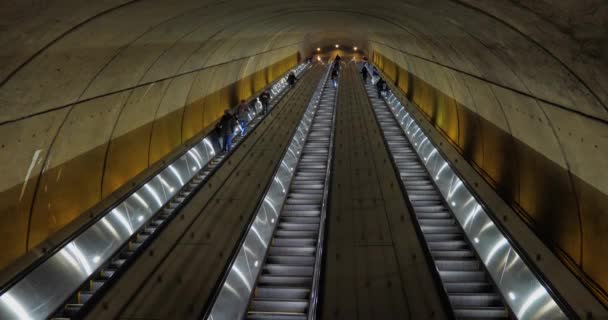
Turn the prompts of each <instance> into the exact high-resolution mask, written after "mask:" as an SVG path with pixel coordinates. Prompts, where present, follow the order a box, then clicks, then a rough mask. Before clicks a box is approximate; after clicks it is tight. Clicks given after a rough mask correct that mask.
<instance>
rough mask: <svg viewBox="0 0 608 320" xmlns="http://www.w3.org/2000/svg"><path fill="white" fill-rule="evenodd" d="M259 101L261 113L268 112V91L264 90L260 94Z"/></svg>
mask: <svg viewBox="0 0 608 320" xmlns="http://www.w3.org/2000/svg"><path fill="white" fill-rule="evenodd" d="M260 102H261V103H262V114H267V113H268V104H269V103H270V92H268V90H264V92H262V94H261V95H260Z"/></svg>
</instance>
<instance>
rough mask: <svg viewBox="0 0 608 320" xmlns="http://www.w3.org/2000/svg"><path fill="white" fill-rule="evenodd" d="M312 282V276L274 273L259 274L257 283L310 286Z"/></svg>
mask: <svg viewBox="0 0 608 320" xmlns="http://www.w3.org/2000/svg"><path fill="white" fill-rule="evenodd" d="M311 283H312V277H285V276H276V275H264V274H263V275H261V276H260V278H259V279H258V284H259V285H273V286H285V287H287V286H299V287H304V286H310V285H311Z"/></svg>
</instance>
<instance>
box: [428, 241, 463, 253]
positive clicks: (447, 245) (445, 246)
mask: <svg viewBox="0 0 608 320" xmlns="http://www.w3.org/2000/svg"><path fill="white" fill-rule="evenodd" d="M428 246H429V248H430V249H431V251H432V250H440V251H443V250H445V251H448V250H465V249H468V248H469V246H468V244H467V243H466V242H464V241H462V240H456V241H433V242H429V243H428Z"/></svg>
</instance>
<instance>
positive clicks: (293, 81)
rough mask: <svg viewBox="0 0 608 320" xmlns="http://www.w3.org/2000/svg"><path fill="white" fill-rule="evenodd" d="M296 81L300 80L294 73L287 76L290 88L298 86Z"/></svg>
mask: <svg viewBox="0 0 608 320" xmlns="http://www.w3.org/2000/svg"><path fill="white" fill-rule="evenodd" d="M296 80H298V78H296V74H295V73H293V71H292V72H290V73H289V75H288V76H287V84H289V86H290V87H291V88H293V86H294V85H295V84H296Z"/></svg>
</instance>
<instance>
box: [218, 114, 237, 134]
mask: <svg viewBox="0 0 608 320" xmlns="http://www.w3.org/2000/svg"><path fill="white" fill-rule="evenodd" d="M235 127H236V119H235V118H234V116H233V115H231V114H224V115H223V116H222V119H220V129H221V133H222V135H229V134H232V133H233V132H234V128H235Z"/></svg>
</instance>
